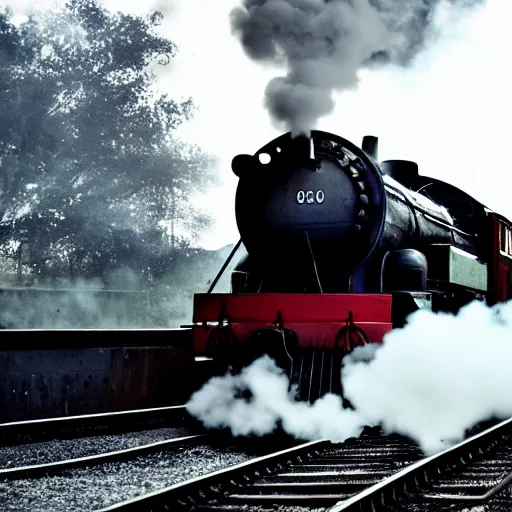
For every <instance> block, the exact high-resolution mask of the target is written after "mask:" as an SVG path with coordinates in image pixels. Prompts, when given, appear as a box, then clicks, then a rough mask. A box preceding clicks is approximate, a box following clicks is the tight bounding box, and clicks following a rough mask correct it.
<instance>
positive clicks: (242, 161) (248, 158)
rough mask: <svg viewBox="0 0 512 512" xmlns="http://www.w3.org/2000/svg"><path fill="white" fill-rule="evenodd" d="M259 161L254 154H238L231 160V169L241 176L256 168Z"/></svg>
mask: <svg viewBox="0 0 512 512" xmlns="http://www.w3.org/2000/svg"><path fill="white" fill-rule="evenodd" d="M257 165H258V162H257V161H256V159H255V158H254V157H253V156H252V155H236V156H235V157H234V158H233V160H232V161H231V169H232V170H233V172H234V173H235V174H236V176H238V177H239V178H240V177H241V176H242V174H244V173H246V172H251V171H254V170H255V169H256V167H257Z"/></svg>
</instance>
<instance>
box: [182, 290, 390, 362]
mask: <svg viewBox="0 0 512 512" xmlns="http://www.w3.org/2000/svg"><path fill="white" fill-rule="evenodd" d="M391 297H392V296H391V295H390V294H327V293H326V294H310V293H309V294H285V293H260V294H227V293H226V294H224V293H218V294H216V293H210V294H208V293H199V294H195V295H194V316H193V324H192V325H191V326H188V327H193V328H194V329H193V330H194V348H195V353H196V355H197V356H201V355H208V354H206V353H205V346H206V341H207V338H208V335H209V333H210V331H211V329H213V328H215V327H216V326H219V325H225V326H229V327H230V328H231V330H232V331H233V333H234V335H235V337H236V339H237V340H238V342H240V343H243V341H244V340H245V339H247V338H248V336H249V335H250V334H251V332H253V331H254V330H256V329H260V328H264V327H276V326H278V325H279V324H280V326H281V327H282V326H285V327H287V328H289V329H292V330H293V331H295V332H296V333H297V335H298V337H299V342H300V347H301V348H315V347H317V348H320V347H328V348H332V347H333V345H334V340H335V338H336V334H337V333H338V331H339V330H340V329H341V328H342V327H343V326H344V325H345V324H346V321H347V317H348V316H349V314H350V313H352V318H353V321H354V324H355V325H356V326H358V327H360V328H361V329H363V330H364V331H365V332H366V334H367V335H368V338H369V339H370V341H375V342H381V341H382V339H383V337H384V335H385V334H386V333H388V332H389V331H391V329H392V321H391V304H392V300H391Z"/></svg>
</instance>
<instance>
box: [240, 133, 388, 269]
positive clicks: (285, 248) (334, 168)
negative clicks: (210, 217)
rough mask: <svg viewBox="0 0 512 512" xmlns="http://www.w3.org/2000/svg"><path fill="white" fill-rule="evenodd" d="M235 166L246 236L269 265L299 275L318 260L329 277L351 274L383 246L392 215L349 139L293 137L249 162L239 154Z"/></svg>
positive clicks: (378, 181) (375, 175) (370, 168)
mask: <svg viewBox="0 0 512 512" xmlns="http://www.w3.org/2000/svg"><path fill="white" fill-rule="evenodd" d="M242 164H243V165H242ZM232 165H233V169H234V172H235V174H237V175H238V176H240V180H239V183H238V187H237V192H236V204H235V211H236V218H237V224H238V229H239V232H240V236H241V238H242V239H243V241H244V245H245V247H246V249H247V251H248V253H249V254H250V255H251V256H254V257H255V258H256V259H257V260H258V261H260V262H262V263H263V264H264V265H266V266H269V267H273V268H274V269H277V268H279V269H280V270H282V271H283V272H286V271H287V269H288V270H290V271H293V272H295V273H297V272H300V271H301V270H303V269H306V268H311V264H312V259H314V260H315V262H316V263H317V264H318V268H320V267H321V268H322V271H323V272H326V273H328V272H331V271H333V270H336V271H337V272H338V273H339V272H340V271H341V272H344V273H346V274H348V273H350V272H351V271H353V270H354V269H355V268H357V267H359V266H360V265H362V264H363V263H364V261H365V260H366V259H367V258H368V257H369V256H370V254H371V253H372V252H373V250H374V249H375V247H376V245H377V244H378V241H379V237H380V235H381V233H382V230H383V226H384V219H385V213H386V200H385V193H384V185H383V181H382V177H381V173H380V171H379V170H378V169H377V167H376V165H375V163H374V162H373V161H372V159H371V158H370V157H369V156H368V155H367V154H366V153H365V152H364V151H362V150H361V149H359V148H358V147H357V146H355V145H353V144H352V143H350V142H349V141H347V140H345V139H343V138H341V137H338V136H335V135H333V134H327V133H324V132H320V131H313V132H312V133H311V137H310V138H309V139H308V138H306V137H298V138H295V139H293V138H292V137H291V135H290V134H289V133H288V134H286V135H283V136H281V137H279V138H277V139H275V140H274V141H272V142H271V143H269V144H267V145H266V146H264V147H263V148H261V149H260V150H259V151H258V152H256V154H255V155H254V157H253V160H252V161H251V163H249V159H248V158H246V156H243V157H242V155H239V156H237V157H235V159H234V160H233V164H232ZM253 165H254V166H255V167H253ZM242 167H243V169H242Z"/></svg>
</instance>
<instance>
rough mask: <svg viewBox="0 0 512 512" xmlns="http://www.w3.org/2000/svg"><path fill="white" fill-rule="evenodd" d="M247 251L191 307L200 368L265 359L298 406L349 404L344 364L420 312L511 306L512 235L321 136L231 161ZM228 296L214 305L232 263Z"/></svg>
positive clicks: (431, 188)
mask: <svg viewBox="0 0 512 512" xmlns="http://www.w3.org/2000/svg"><path fill="white" fill-rule="evenodd" d="M232 169H233V172H234V173H235V174H236V176H238V178H239V183H238V187H237V192H236V200H235V214H236V220H237V225H238V229H239V232H240V241H239V242H238V244H237V245H236V246H235V247H234V249H233V251H232V253H231V255H230V256H229V257H228V259H227V260H226V262H225V264H224V265H223V267H222V269H221V271H220V272H219V274H218V275H217V277H216V278H215V280H214V281H213V283H212V286H211V287H210V289H209V290H208V292H207V293H199V294H196V295H195V296H194V313H193V327H194V329H193V330H194V347H195V351H196V355H198V356H202V357H203V358H206V359H208V360H210V361H213V363H214V364H215V365H216V368H217V371H219V372H222V371H225V370H226V369H227V368H228V367H231V368H232V369H233V370H234V371H236V369H237V368H238V369H240V368H241V367H243V366H245V365H247V364H248V363H249V362H250V361H251V360H254V359H255V358H256V357H258V356H259V355H262V354H263V353H268V354H269V355H270V356H272V357H273V358H274V359H275V360H276V362H277V363H278V364H279V365H280V366H281V367H282V368H283V369H284V370H285V371H286V372H288V374H289V376H290V378H291V381H292V382H293V383H294V384H295V386H296V390H297V395H298V397H299V398H300V399H303V400H309V401H314V400H315V399H316V398H318V397H319V396H322V395H323V394H325V393H326V392H333V393H340V394H342V391H343V390H342V378H341V377H340V375H341V368H342V364H341V363H342V358H343V356H344V355H346V354H347V353H349V352H350V351H351V350H353V349H354V347H356V346H359V345H365V344H367V343H372V342H377V343H378V342H382V340H383V337H384V336H385V334H386V333H388V332H389V331H391V330H392V329H393V328H399V327H401V326H403V325H404V324H405V322H406V318H407V316H408V315H409V314H410V313H412V312H414V311H416V310H418V309H420V308H427V309H430V310H432V311H451V312H456V311H457V310H458V309H459V308H460V307H462V306H463V305H465V304H467V303H468V302H470V301H472V300H475V299H476V300H484V301H486V302H487V303H488V304H489V305H492V304H496V303H497V302H500V301H505V300H507V299H508V298H509V297H511V295H512V287H511V269H512V225H511V223H510V221H508V220H507V219H506V218H505V217H503V216H502V215H499V214H497V213H496V212H493V211H491V210H490V209H488V208H486V207H485V206H484V205H483V204H481V203H479V202H478V201H476V200H475V199H474V198H473V197H471V196H470V195H468V194H467V193H465V192H463V191H462V190H460V189H458V188H456V187H454V186H452V185H450V184H448V183H445V182H443V181H440V180H438V179H434V178H430V177H428V176H423V175H420V174H419V170H418V165H417V164H416V163H414V162H410V161H405V160H388V161H383V162H379V161H378V139H377V138H376V137H373V136H366V137H364V138H363V142H362V145H361V148H359V147H357V146H356V145H354V144H352V143H351V142H349V141H348V140H346V139H344V138H342V137H340V136H337V135H334V134H332V133H327V132H323V131H312V132H311V134H310V136H308V137H306V136H298V137H292V135H291V134H290V133H286V134H284V135H282V136H280V137H278V138H276V139H275V140H273V141H271V142H270V143H268V144H266V145H265V146H264V147H262V148H261V149H259V150H258V151H257V152H256V153H255V154H254V155H237V156H236V157H235V158H234V159H233V161H232ZM237 251H242V252H243V255H242V257H241V258H240V260H239V261H238V262H237V264H236V266H235V267H234V270H233V271H232V273H231V293H229V294H224V293H213V290H214V287H215V285H216V283H217V282H218V279H219V278H220V275H221V274H222V273H223V272H224V271H225V270H226V268H227V267H228V265H229V264H230V262H231V260H232V258H233V256H234V254H235V253H236V252H237Z"/></svg>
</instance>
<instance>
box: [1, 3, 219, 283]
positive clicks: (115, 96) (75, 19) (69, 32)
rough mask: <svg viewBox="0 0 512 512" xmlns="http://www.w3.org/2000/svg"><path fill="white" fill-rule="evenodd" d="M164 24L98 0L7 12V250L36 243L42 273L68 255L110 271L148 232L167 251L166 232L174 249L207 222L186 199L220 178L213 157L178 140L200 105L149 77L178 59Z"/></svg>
mask: <svg viewBox="0 0 512 512" xmlns="http://www.w3.org/2000/svg"><path fill="white" fill-rule="evenodd" d="M161 20H162V16H161V15H160V14H159V13H153V14H151V15H148V16H146V17H139V16H133V15H128V14H122V13H111V12H109V11H107V10H106V9H105V8H103V7H101V6H100V5H99V4H98V3H97V2H96V1H93V0H70V1H68V2H67V3H66V5H65V6H64V8H63V9H62V10H54V11H48V12H45V13H37V14H32V15H30V16H29V19H28V21H26V22H25V23H23V24H22V25H20V26H15V25H14V24H13V23H12V19H11V14H10V13H9V11H7V10H6V11H4V12H3V13H0V48H1V49H2V52H1V55H0V94H1V98H2V100H1V102H2V103H1V110H0V113H1V115H2V123H0V169H1V179H0V188H1V190H0V219H1V221H0V227H1V230H0V242H2V243H3V246H4V247H5V248H10V249H9V250H10V251H11V252H12V251H13V249H12V248H13V247H16V251H17V252H15V254H17V255H20V254H21V252H22V251H21V249H19V247H20V246H23V245H25V246H28V247H29V250H27V251H25V252H26V254H27V257H26V262H27V263H28V264H30V265H31V266H32V267H34V268H37V269H38V270H39V271H44V269H45V268H46V267H48V265H49V262H50V261H54V260H58V259H60V260H66V259H67V260H68V266H69V269H70V270H71V271H72V272H76V271H77V270H79V269H80V267H84V268H81V271H82V272H86V271H87V269H86V268H85V267H88V266H89V267H90V268H89V271H92V272H94V273H96V274H97V275H102V273H104V272H105V271H107V270H109V269H111V268H112V267H115V266H116V265H117V264H118V263H119V262H120V261H123V260H126V259H128V260H129V259H130V258H129V257H127V254H126V253H127V252H128V253H129V252H130V251H132V252H133V251H134V247H135V246H139V249H138V251H135V252H137V253H142V252H143V248H144V247H146V246H145V244H143V243H142V242H141V240H143V239H144V237H145V233H151V237H152V243H155V236H154V235H155V233H160V243H161V244H162V250H163V249H164V248H165V245H166V244H167V243H168V242H169V237H168V236H167V231H168V230H169V229H170V230H171V233H172V234H171V236H170V243H171V245H174V246H178V245H180V243H185V244H186V243H187V242H189V241H190V239H191V237H193V236H194V235H196V234H197V233H198V232H200V231H201V229H204V228H205V227H206V226H207V225H208V218H207V216H205V215H204V213H202V212H199V211H196V210H194V208H192V206H191V204H190V202H189V200H188V199H189V197H190V193H191V192H192V191H196V190H197V191H200V190H204V188H205V187H208V186H209V185H210V184H211V183H213V182H214V180H215V178H216V176H215V174H214V171H213V168H214V167H213V161H212V159H211V158H210V157H209V156H208V155H205V154H204V153H203V152H202V151H201V150H200V149H199V148H197V147H193V146H190V145H187V144H184V143H183V142H181V141H179V139H178V137H177V133H176V131H177V129H178V128H179V126H180V125H181V124H182V123H183V122H185V121H186V120H188V119H190V117H191V116H192V114H193V110H194V105H193V102H192V100H190V99H189V100H187V101H183V102H176V101H174V100H173V99H171V98H169V97H168V96H167V95H165V94H162V93H160V92H159V91H158V90H157V89H156V87H155V75H154V73H153V72H152V71H151V66H153V65H155V64H159V65H165V64H167V63H169V62H170V60H171V59H172V57H173V56H174V55H175V52H176V47H175V45H174V44H173V43H172V41H169V40H168V39H166V38H164V37H162V36H160V35H158V33H157V27H158V25H159V23H160V22H161ZM178 227H179V229H178ZM178 232H179V235H177V233H178ZM13 240H14V241H15V242H16V243H17V245H16V244H14V245H13ZM152 250H154V248H152ZM146 251H148V249H146ZM141 258H142V256H141ZM132 263H134V264H135V263H137V262H132Z"/></svg>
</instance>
